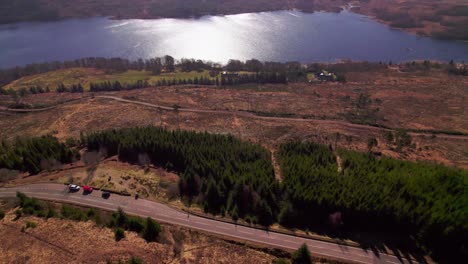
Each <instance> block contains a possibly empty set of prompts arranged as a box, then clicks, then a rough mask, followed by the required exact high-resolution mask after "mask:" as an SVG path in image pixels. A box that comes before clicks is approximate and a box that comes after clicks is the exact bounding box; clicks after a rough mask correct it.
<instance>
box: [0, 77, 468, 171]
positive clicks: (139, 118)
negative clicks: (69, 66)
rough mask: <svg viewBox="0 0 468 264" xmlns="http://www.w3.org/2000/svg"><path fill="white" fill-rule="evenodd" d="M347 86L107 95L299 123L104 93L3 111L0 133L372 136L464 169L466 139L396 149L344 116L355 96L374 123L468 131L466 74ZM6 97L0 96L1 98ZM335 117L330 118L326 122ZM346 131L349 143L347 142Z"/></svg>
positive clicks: (361, 145) (268, 140)
mask: <svg viewBox="0 0 468 264" xmlns="http://www.w3.org/2000/svg"><path fill="white" fill-rule="evenodd" d="M347 77H348V80H349V81H348V83H346V84H326V83H325V84H290V85H261V86H257V85H255V86H252V87H249V88H248V89H245V87H244V89H236V88H235V87H232V88H229V89H214V88H209V87H199V88H194V87H192V88H188V87H179V88H177V87H160V88H148V89H141V90H133V91H122V92H112V93H106V94H112V95H115V96H118V97H125V98H132V99H133V100H140V101H146V102H150V103H154V104H160V105H166V106H172V105H174V104H177V105H180V106H181V107H183V108H197V109H216V110H225V109H229V110H244V111H245V110H249V111H260V112H268V113H271V114H273V115H281V114H284V113H292V114H295V115H300V116H302V115H309V116H312V117H315V118H317V119H319V120H309V121H308V122H298V121H290V120H262V119H253V118H249V117H245V116H239V115H225V114H198V113H186V112H180V114H179V117H178V116H177V115H176V114H175V113H174V112H167V111H158V110H157V109H154V108H148V107H144V106H139V105H132V104H126V103H121V102H116V101H112V100H108V99H102V98H94V99H92V98H88V99H84V100H81V101H75V102H71V103H67V104H64V105H62V106H59V107H57V108H55V109H52V110H49V111H46V112H38V113H31V114H4V115H2V118H1V119H0V126H1V127H2V130H1V131H0V137H6V138H14V137H16V136H25V135H30V136H34V135H43V134H48V133H51V134H54V135H56V136H57V137H59V138H61V139H66V138H67V137H78V136H79V133H80V131H90V130H101V129H107V128H122V127H132V126H145V125H155V126H163V127H167V128H169V129H176V128H178V127H180V128H181V129H188V130H196V131H208V132H211V133H222V134H225V133H230V134H233V135H235V136H238V137H241V138H243V139H245V140H251V141H254V142H259V143H261V144H262V145H264V146H266V147H268V148H269V149H272V150H274V149H275V147H276V146H277V145H278V144H279V143H282V142H285V141H287V140H291V139H300V140H303V139H306V140H313V141H317V142H321V143H324V144H333V145H334V144H335V135H336V133H340V134H341V138H340V139H339V140H338V141H337V144H338V145H339V146H342V147H346V148H350V149H356V150H361V151H366V150H367V140H368V138H370V137H375V138H377V139H378V141H379V146H378V147H377V148H376V149H375V150H376V151H381V152H383V153H384V154H386V155H389V156H392V157H396V158H401V159H409V160H430V161H436V162H442V163H444V164H448V165H456V166H460V167H464V168H467V167H468V162H467V160H468V158H467V157H468V155H467V153H466V149H467V145H468V142H467V140H466V139H464V138H455V137H452V138H447V137H442V136H436V137H430V136H427V137H426V138H415V139H414V141H415V143H416V148H415V149H407V150H404V151H403V152H396V151H395V150H394V149H393V147H392V146H388V145H386V144H385V143H384V140H383V137H382V131H381V130H380V129H377V128H370V127H356V126H350V125H349V123H348V122H347V121H346V120H345V119H344V117H343V114H344V113H347V112H349V111H352V110H353V108H354V103H355V101H356V98H357V97H358V96H359V94H367V95H369V96H370V98H371V99H372V103H371V106H370V107H371V108H372V109H374V108H379V109H380V110H379V112H378V116H379V120H378V123H379V124H382V125H385V126H389V127H394V128H405V129H431V130H444V131H460V132H464V133H467V132H468V119H467V118H466V113H465V109H466V107H465V105H467V93H466V87H468V78H467V77H462V76H451V75H447V74H446V73H444V72H439V71H436V70H432V71H429V72H409V73H403V72H400V71H399V70H398V69H390V70H385V71H381V72H372V73H350V74H348V76H347ZM61 96H62V95H59V94H56V93H51V94H43V95H29V96H27V97H26V98H23V101H24V102H26V103H28V102H31V103H32V102H34V103H40V102H41V100H45V101H47V102H48V103H53V102H55V101H60V100H62V98H61ZM7 100H9V99H8V97H6V96H0V101H4V102H5V101H7ZM321 118H322V119H327V120H330V119H331V120H338V121H340V122H339V123H336V122H328V121H327V120H323V121H322V120H320V119H321ZM346 136H347V137H348V139H352V140H351V141H350V140H345V138H346Z"/></svg>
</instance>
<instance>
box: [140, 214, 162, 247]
mask: <svg viewBox="0 0 468 264" xmlns="http://www.w3.org/2000/svg"><path fill="white" fill-rule="evenodd" d="M160 232H161V226H160V225H159V224H158V223H157V222H156V221H154V220H153V219H151V217H148V218H146V227H145V231H144V233H143V238H144V239H145V240H146V241H147V242H155V241H156V239H157V238H158V236H159V233H160Z"/></svg>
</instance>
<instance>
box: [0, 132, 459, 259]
mask: <svg viewBox="0 0 468 264" xmlns="http://www.w3.org/2000/svg"><path fill="white" fill-rule="evenodd" d="M80 142H81V147H86V149H87V151H99V152H100V153H102V154H103V156H104V157H110V156H114V155H118V158H119V160H121V161H125V162H129V163H132V164H139V165H142V166H146V165H150V164H153V165H155V166H160V167H163V168H165V169H167V170H170V171H174V172H176V173H178V174H179V176H180V180H179V189H180V193H181V195H182V197H183V200H184V201H185V202H186V203H187V204H188V205H190V204H192V203H196V204H198V205H200V206H201V207H202V208H203V209H204V211H205V212H207V213H211V214H221V215H227V216H229V217H232V218H233V219H234V220H235V221H237V220H238V219H239V218H243V219H244V220H246V221H247V222H250V223H257V224H261V225H264V226H269V225H270V224H273V223H275V222H279V223H280V224H282V225H284V226H287V227H293V228H301V229H309V230H328V231H327V232H331V233H336V234H340V233H341V234H345V233H356V232H371V233H376V232H377V233H380V232H392V233H395V234H401V235H403V236H408V237H412V238H413V239H414V240H415V241H416V242H417V243H418V245H419V247H420V248H422V249H424V250H425V251H426V252H429V253H433V254H434V255H437V256H439V257H440V256H442V257H453V258H456V257H463V256H466V249H465V248H466V239H465V238H466V236H467V234H468V224H467V221H466V219H468V215H467V214H468V193H467V192H466V190H467V187H468V186H467V182H468V173H467V171H465V170H462V169H456V168H449V167H445V166H442V165H437V164H432V163H420V162H409V161H401V160H396V159H392V158H388V157H385V156H383V157H375V156H373V155H372V152H369V153H359V152H355V151H348V150H344V149H337V150H332V149H331V147H329V146H324V145H318V144H315V143H306V142H290V143H285V144H282V145H280V146H279V148H278V151H277V153H276V158H277V160H278V163H279V165H280V168H281V175H282V181H281V182H279V181H277V180H276V179H275V174H274V169H273V165H272V161H271V153H270V152H269V151H268V150H266V149H265V148H263V147H261V146H260V145H257V144H253V143H250V142H244V141H240V140H239V139H236V138H235V137H233V136H231V135H216V134H208V133H199V132H192V131H180V130H175V131H169V130H165V129H162V128H157V127H152V126H149V127H135V128H124V129H111V130H104V131H100V132H89V133H81V135H80ZM78 155H79V154H77V151H76V150H74V149H73V150H72V149H69V148H67V147H66V145H64V144H61V143H59V142H58V140H57V139H56V138H54V137H52V136H44V137H39V138H31V139H17V140H16V141H15V142H11V143H10V142H5V141H3V142H2V143H1V144H0V167H2V168H3V167H4V168H9V169H15V170H20V171H28V172H30V173H31V174H34V173H38V172H39V171H41V170H44V168H45V167H47V166H45V165H47V164H46V163H44V161H49V160H53V161H58V162H60V163H69V162H71V161H73V160H74V159H76V158H77V157H78ZM337 156H339V157H340V160H341V161H340V163H338V162H337ZM337 232H338V233H337Z"/></svg>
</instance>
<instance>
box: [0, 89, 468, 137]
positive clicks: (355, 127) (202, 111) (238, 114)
mask: <svg viewBox="0 0 468 264" xmlns="http://www.w3.org/2000/svg"><path fill="white" fill-rule="evenodd" d="M93 98H98V99H107V100H114V101H117V102H121V103H128V104H135V105H141V106H145V107H149V108H154V109H158V110H164V111H175V110H176V109H177V111H179V112H189V113H199V114H222V115H232V116H236V117H245V118H254V119H259V120H265V121H274V122H284V121H292V122H308V123H316V124H317V125H339V126H341V127H343V128H346V129H350V130H358V131H359V130H361V131H363V130H366V131H369V130H370V131H391V130H393V129H390V128H383V127H376V126H369V125H361V124H353V123H349V122H347V121H343V120H325V119H313V118H299V117H277V116H262V115H258V114H255V113H251V112H245V111H228V110H215V109H200V108H183V107H177V108H174V107H170V106H163V105H158V104H153V103H147V102H142V101H137V100H131V99H125V98H121V97H117V96H111V95H97V96H93V97H91V96H87V97H83V98H80V99H77V100H71V101H67V102H63V103H61V105H64V104H68V103H71V102H74V101H78V100H86V99H87V100H92V99H93ZM58 106H59V105H56V106H52V107H47V108H38V109H12V108H0V111H4V112H13V113H33V112H42V111H48V110H52V109H54V108H56V107H58ZM408 134H410V135H412V136H428V137H431V136H433V135H434V133H424V132H409V133H408ZM437 137H439V138H445V139H458V140H468V136H467V135H452V134H448V133H443V132H437Z"/></svg>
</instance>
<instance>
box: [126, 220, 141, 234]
mask: <svg viewBox="0 0 468 264" xmlns="http://www.w3.org/2000/svg"><path fill="white" fill-rule="evenodd" d="M144 229H145V224H144V223H143V219H142V218H140V217H131V218H130V219H129V221H128V230H130V231H134V232H137V233H141V232H142V231H143V230H144Z"/></svg>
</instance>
